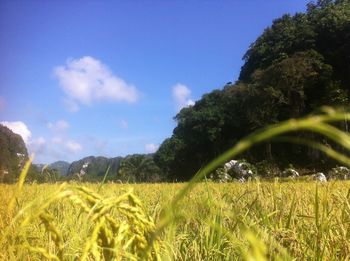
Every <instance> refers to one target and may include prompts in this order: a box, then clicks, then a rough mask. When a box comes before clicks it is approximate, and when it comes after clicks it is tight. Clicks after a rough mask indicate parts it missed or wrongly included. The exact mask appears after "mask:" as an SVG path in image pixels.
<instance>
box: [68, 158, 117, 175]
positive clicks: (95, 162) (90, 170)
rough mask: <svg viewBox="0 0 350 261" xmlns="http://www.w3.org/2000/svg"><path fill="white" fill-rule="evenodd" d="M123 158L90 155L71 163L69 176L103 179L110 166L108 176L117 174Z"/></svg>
mask: <svg viewBox="0 0 350 261" xmlns="http://www.w3.org/2000/svg"><path fill="white" fill-rule="evenodd" d="M122 159H123V158H122V157H116V158H106V157H94V156H89V157H86V158H83V159H81V160H78V161H74V162H72V163H71V164H70V166H69V168H68V171H67V176H73V175H77V176H79V177H80V178H83V179H84V180H98V179H101V178H102V177H103V176H104V175H105V173H106V171H107V169H108V166H110V169H109V174H108V177H113V176H116V175H117V172H118V170H119V165H120V162H121V160H122Z"/></svg>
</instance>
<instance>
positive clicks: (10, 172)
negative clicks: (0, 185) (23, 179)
mask: <svg viewBox="0 0 350 261" xmlns="http://www.w3.org/2000/svg"><path fill="white" fill-rule="evenodd" d="M27 159H28V152H27V149H26V146H25V144H24V141H23V139H22V137H21V136H20V135H18V134H15V133H13V132H12V131H11V130H10V129H9V128H7V127H5V126H3V125H1V124H0V182H12V181H14V180H15V179H16V178H17V177H18V174H19V171H20V169H21V167H22V166H23V164H24V163H25V161H26V160H27Z"/></svg>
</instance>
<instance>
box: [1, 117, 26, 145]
mask: <svg viewBox="0 0 350 261" xmlns="http://www.w3.org/2000/svg"><path fill="white" fill-rule="evenodd" d="M0 123H1V124H2V125H5V126H6V127H7V128H9V129H10V130H12V131H13V132H14V133H16V134H19V135H20V136H21V137H22V139H23V141H24V142H25V143H26V144H28V143H29V139H30V137H31V136H32V133H31V132H30V130H29V129H28V127H27V125H26V124H25V123H24V122H22V121H12V122H9V121H2V122H0Z"/></svg>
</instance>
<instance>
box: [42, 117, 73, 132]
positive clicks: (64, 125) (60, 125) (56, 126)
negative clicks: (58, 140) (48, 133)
mask: <svg viewBox="0 0 350 261" xmlns="http://www.w3.org/2000/svg"><path fill="white" fill-rule="evenodd" d="M47 127H48V128H49V129H50V130H53V131H57V132H61V131H65V130H66V129H68V128H69V124H68V122H66V121H65V120H59V121H57V122H54V123H52V122H49V123H48V124H47Z"/></svg>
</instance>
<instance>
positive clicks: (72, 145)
mask: <svg viewBox="0 0 350 261" xmlns="http://www.w3.org/2000/svg"><path fill="white" fill-rule="evenodd" d="M65 146H66V148H67V149H68V150H69V151H70V152H73V153H76V152H79V151H81V150H82V146H81V145H80V144H79V143H78V142H75V141H73V140H68V141H66V142H65Z"/></svg>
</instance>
